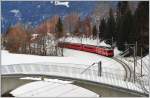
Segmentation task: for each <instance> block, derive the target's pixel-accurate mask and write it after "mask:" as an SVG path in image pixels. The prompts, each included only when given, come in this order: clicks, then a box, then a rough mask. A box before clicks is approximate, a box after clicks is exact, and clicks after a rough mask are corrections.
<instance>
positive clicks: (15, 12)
mask: <svg viewBox="0 0 150 98" xmlns="http://www.w3.org/2000/svg"><path fill="white" fill-rule="evenodd" d="M10 12H11V13H14V14H18V13H20V11H19V10H18V9H13V10H10Z"/></svg>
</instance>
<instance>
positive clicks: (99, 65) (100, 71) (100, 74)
mask: <svg viewBox="0 0 150 98" xmlns="http://www.w3.org/2000/svg"><path fill="white" fill-rule="evenodd" d="M98 76H100V77H101V76H102V63H101V61H100V62H98Z"/></svg>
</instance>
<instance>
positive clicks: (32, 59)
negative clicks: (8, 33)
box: [1, 49, 124, 97]
mask: <svg viewBox="0 0 150 98" xmlns="http://www.w3.org/2000/svg"><path fill="white" fill-rule="evenodd" d="M1 53H2V55H1V57H2V62H1V64H2V66H3V65H9V64H20V63H51V62H53V63H71V64H69V66H72V67H83V68H87V67H88V66H89V65H91V64H93V63H95V62H99V61H102V67H103V68H106V69H107V70H106V71H109V72H112V73H113V70H114V72H115V73H118V71H120V73H122V72H124V71H123V67H122V66H121V65H120V64H119V63H117V62H116V61H113V60H112V59H110V58H107V57H103V56H100V55H97V54H92V53H87V52H83V51H76V50H71V49H64V57H55V56H36V55H26V54H13V53H9V52H8V51H6V50H2V52H1ZM74 64H76V65H74ZM77 65H78V66H77ZM81 65H82V66H81ZM92 68H97V66H96V65H95V66H93V67H92ZM116 70H117V71H116ZM122 74H123V73H122ZM38 83H39V85H41V86H40V87H41V88H42V86H44V85H47V89H50V88H51V86H52V85H53V84H51V85H49V83H47V82H45V81H43V82H42V81H40V82H35V83H32V86H33V87H34V86H35V85H37V84H38ZM56 84H57V83H55V84H54V85H56ZM33 87H31V85H24V86H23V87H20V88H18V90H19V91H21V92H18V90H17V91H14V92H15V93H14V92H12V94H13V95H15V96H18V97H19V96H20V95H19V94H20V93H22V92H24V93H25V92H28V91H30V90H32V89H33ZM25 88H26V90H24V89H25ZM43 88H44V87H43ZM64 88H65V89H66V90H67V91H70V90H71V89H75V90H73V92H71V93H70V94H69V93H68V94H66V95H65V94H64V95H61V96H74V97H77V96H79V97H81V96H82V97H86V96H91V97H92V96H95V94H93V93H89V91H86V90H85V89H83V88H79V87H77V86H74V85H72V84H67V86H65V85H61V86H60V87H57V89H55V92H58V91H64V90H62V89H64ZM66 90H65V91H66ZM39 92H41V93H39ZM43 92H44V93H42V89H41V90H37V92H33V93H30V94H27V93H25V94H22V96H53V97H55V96H58V95H59V94H60V93H61V92H60V93H55V95H49V94H48V93H51V92H53V91H50V92H48V93H46V91H44V89H43ZM79 92H82V93H81V94H79ZM62 93H63V92H62Z"/></svg>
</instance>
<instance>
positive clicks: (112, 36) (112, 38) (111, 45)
mask: <svg viewBox="0 0 150 98" xmlns="http://www.w3.org/2000/svg"><path fill="white" fill-rule="evenodd" d="M113 41H114V39H113V36H112V39H111V47H114V46H113Z"/></svg>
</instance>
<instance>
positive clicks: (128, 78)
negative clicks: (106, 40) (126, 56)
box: [112, 57, 132, 81]
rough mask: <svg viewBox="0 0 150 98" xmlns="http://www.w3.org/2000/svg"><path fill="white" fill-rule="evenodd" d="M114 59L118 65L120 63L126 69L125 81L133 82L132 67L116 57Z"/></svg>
mask: <svg viewBox="0 0 150 98" xmlns="http://www.w3.org/2000/svg"><path fill="white" fill-rule="evenodd" d="M112 59H113V60H115V61H117V62H118V63H120V64H121V65H122V66H123V68H124V69H125V77H124V81H132V80H131V78H132V71H131V69H130V67H129V66H128V65H127V64H126V63H124V62H123V61H121V60H119V59H118V58H116V57H112Z"/></svg>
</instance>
